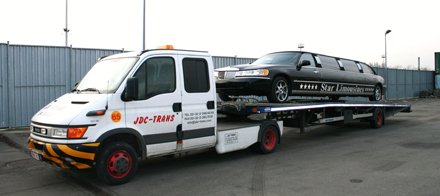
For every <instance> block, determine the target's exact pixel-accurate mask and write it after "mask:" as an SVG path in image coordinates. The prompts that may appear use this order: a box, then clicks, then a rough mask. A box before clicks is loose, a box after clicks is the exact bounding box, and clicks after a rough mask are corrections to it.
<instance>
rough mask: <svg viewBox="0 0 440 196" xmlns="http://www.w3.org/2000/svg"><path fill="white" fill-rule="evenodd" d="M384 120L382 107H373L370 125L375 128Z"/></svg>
mask: <svg viewBox="0 0 440 196" xmlns="http://www.w3.org/2000/svg"><path fill="white" fill-rule="evenodd" d="M384 122H385V115H384V113H383V110H382V108H375V109H374V113H373V120H371V121H370V125H371V127H373V128H375V129H377V128H379V127H381V126H382V125H383V124H384Z"/></svg>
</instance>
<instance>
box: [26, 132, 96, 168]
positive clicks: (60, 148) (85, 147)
mask: <svg viewBox="0 0 440 196" xmlns="http://www.w3.org/2000/svg"><path fill="white" fill-rule="evenodd" d="M99 144H100V143H87V144H51V143H45V142H41V141H37V140H35V139H32V138H29V140H28V145H29V149H30V150H32V151H33V152H34V153H38V154H41V156H42V157H43V161H45V162H47V163H49V164H52V165H54V166H57V167H62V168H68V169H87V168H91V167H92V165H93V160H94V159H95V153H96V151H97V150H98V146H99Z"/></svg>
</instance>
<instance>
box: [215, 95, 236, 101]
mask: <svg viewBox="0 0 440 196" xmlns="http://www.w3.org/2000/svg"><path fill="white" fill-rule="evenodd" d="M218 97H220V99H221V100H222V101H232V100H233V99H232V98H230V97H229V95H227V94H223V93H219V94H218Z"/></svg>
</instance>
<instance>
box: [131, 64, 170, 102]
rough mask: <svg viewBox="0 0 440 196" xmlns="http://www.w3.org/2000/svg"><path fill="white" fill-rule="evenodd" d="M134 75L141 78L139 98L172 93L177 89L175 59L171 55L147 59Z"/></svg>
mask: <svg viewBox="0 0 440 196" xmlns="http://www.w3.org/2000/svg"><path fill="white" fill-rule="evenodd" d="M134 77H136V78H138V79H139V97H138V99H148V98H150V97H153V96H155V95H159V94H163V93H171V92H174V90H175V89H176V74H175V64H174V59H173V58H171V57H158V58H151V59H148V60H147V61H145V62H144V63H143V64H142V65H141V67H140V68H139V69H138V70H137V72H136V74H134Z"/></svg>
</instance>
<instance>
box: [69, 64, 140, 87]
mask: <svg viewBox="0 0 440 196" xmlns="http://www.w3.org/2000/svg"><path fill="white" fill-rule="evenodd" d="M137 60H138V58H117V59H103V60H101V61H98V62H97V63H96V64H95V65H94V66H93V67H92V69H90V71H89V72H87V74H86V76H84V78H83V79H82V80H81V82H80V83H79V84H78V85H77V86H76V88H75V89H73V91H72V92H77V93H83V92H87V93H114V92H115V91H116V89H117V88H118V87H119V85H120V84H121V82H122V81H123V80H124V78H125V76H126V75H127V74H128V72H129V71H130V70H131V68H132V67H133V65H134V64H135V63H136V61H137Z"/></svg>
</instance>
